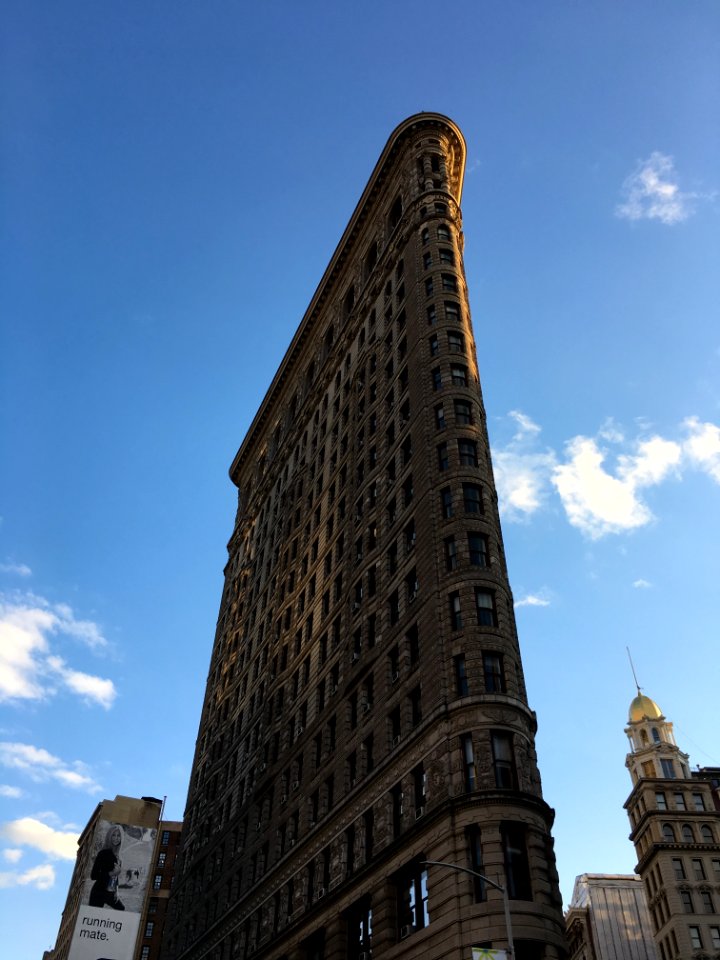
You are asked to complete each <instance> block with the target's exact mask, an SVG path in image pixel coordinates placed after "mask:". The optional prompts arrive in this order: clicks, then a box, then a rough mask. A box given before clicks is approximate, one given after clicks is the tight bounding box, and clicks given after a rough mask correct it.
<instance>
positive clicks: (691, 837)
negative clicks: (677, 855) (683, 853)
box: [682, 823, 695, 843]
mask: <svg viewBox="0 0 720 960" xmlns="http://www.w3.org/2000/svg"><path fill="white" fill-rule="evenodd" d="M682 838H683V840H684V841H685V843H695V832H694V831H693V828H692V827H691V826H690V824H689V823H684V824H683V825H682Z"/></svg>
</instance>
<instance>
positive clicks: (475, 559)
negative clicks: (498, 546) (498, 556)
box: [468, 533, 488, 567]
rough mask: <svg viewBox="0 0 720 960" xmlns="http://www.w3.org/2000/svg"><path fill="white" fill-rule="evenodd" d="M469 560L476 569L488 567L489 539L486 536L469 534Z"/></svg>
mask: <svg viewBox="0 0 720 960" xmlns="http://www.w3.org/2000/svg"><path fill="white" fill-rule="evenodd" d="M468 558H469V560H470V563H471V564H472V565H473V566H475V567H487V566H488V538H487V537H486V536H485V535H484V534H482V533H469V534H468Z"/></svg>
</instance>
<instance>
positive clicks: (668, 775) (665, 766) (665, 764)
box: [660, 758, 675, 780]
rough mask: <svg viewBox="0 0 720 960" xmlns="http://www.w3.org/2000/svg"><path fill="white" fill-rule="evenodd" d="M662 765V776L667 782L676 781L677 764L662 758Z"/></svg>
mask: <svg viewBox="0 0 720 960" xmlns="http://www.w3.org/2000/svg"><path fill="white" fill-rule="evenodd" d="M660 765H661V767H662V775H663V777H665V779H666V780H674V779H675V764H674V763H673V761H672V760H666V759H665V758H662V759H661V760H660Z"/></svg>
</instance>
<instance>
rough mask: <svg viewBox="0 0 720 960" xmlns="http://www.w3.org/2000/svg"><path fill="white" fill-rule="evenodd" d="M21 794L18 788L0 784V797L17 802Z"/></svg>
mask: <svg viewBox="0 0 720 960" xmlns="http://www.w3.org/2000/svg"><path fill="white" fill-rule="evenodd" d="M22 795H23V792H22V790H21V789H20V787H11V786H9V785H8V784H7V783H0V797H7V798H8V799H9V800H19V799H20V797H22Z"/></svg>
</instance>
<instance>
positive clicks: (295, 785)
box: [292, 780, 300, 790]
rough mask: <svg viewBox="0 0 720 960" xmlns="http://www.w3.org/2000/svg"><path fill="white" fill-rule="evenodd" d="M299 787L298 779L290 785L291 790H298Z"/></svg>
mask: <svg viewBox="0 0 720 960" xmlns="http://www.w3.org/2000/svg"><path fill="white" fill-rule="evenodd" d="M299 787H300V781H299V780H295V781H294V782H293V785H292V788H293V790H298V789H299Z"/></svg>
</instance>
